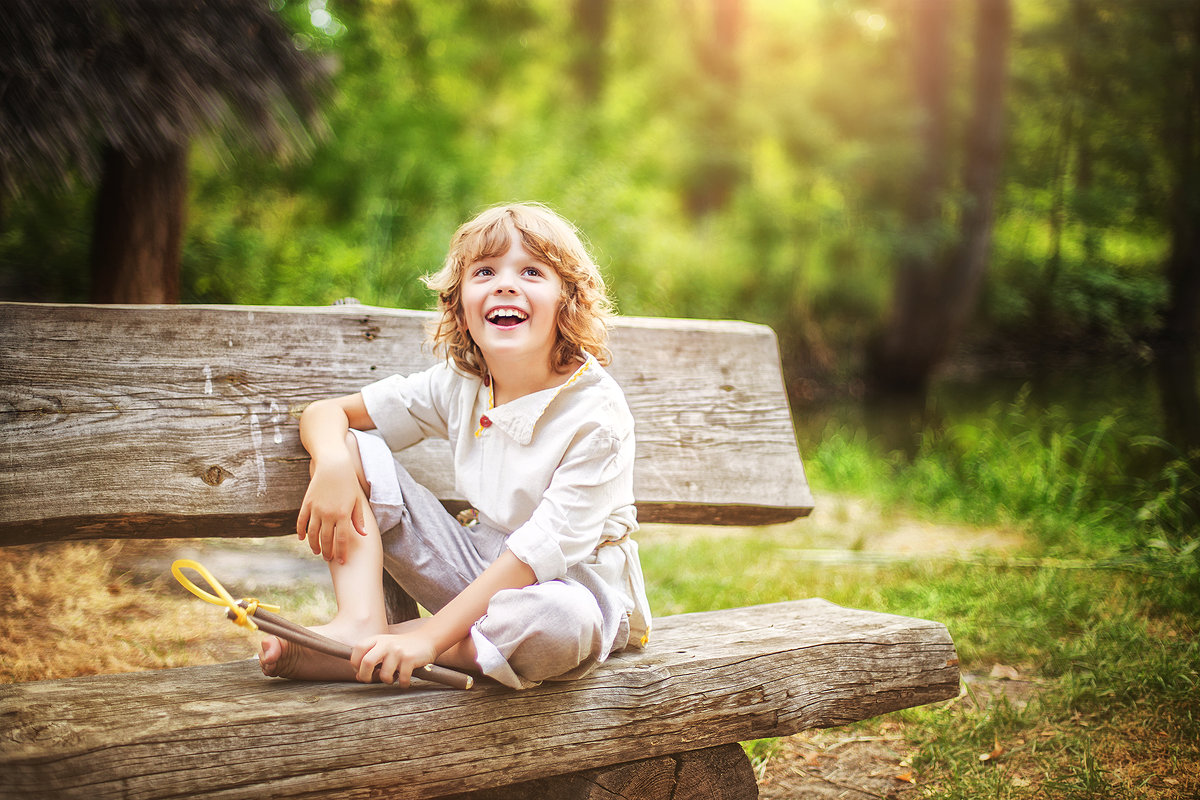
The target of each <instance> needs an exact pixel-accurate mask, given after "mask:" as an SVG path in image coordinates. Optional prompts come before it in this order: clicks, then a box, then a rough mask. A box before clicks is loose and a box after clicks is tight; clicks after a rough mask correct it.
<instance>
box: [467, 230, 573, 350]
mask: <svg viewBox="0 0 1200 800" xmlns="http://www.w3.org/2000/svg"><path fill="white" fill-rule="evenodd" d="M509 234H510V237H509V247H508V250H507V252H505V253H504V254H503V255H500V256H493V257H490V258H481V259H480V260H478V261H475V262H472V263H470V264H468V265H467V266H466V268H465V269H466V273H465V274H464V275H463V282H462V299H461V303H462V314H463V318H464V321H465V322H466V325H467V330H468V331H470V333H471V338H472V339H474V340H475V344H476V345H478V346H479V349H480V351H481V352H482V353H483V357H484V358H485V359H487V361H488V364H489V365H490V366H498V365H499V363H500V362H502V361H514V360H515V361H521V362H523V363H527V364H529V365H531V366H532V365H534V364H545V365H549V364H550V353H551V350H552V349H553V347H554V342H555V339H556V337H557V334H558V310H559V305H560V304H561V302H562V289H563V282H562V278H561V277H560V276H559V274H558V272H556V271H555V270H554V268H553V267H550V266H549V265H547V264H544V263H542V262H541V261H538V260H537V259H536V258H534V257H533V256H531V255H530V254H529V253H528V251H526V250H525V248H524V246H523V245H522V243H521V237H520V236H519V235H518V234H517V232H516V231H515V230H510V232H509Z"/></svg>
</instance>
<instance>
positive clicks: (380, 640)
mask: <svg viewBox="0 0 1200 800" xmlns="http://www.w3.org/2000/svg"><path fill="white" fill-rule="evenodd" d="M437 655H438V654H437V651H436V649H435V648H434V644H433V640H432V639H431V638H429V637H428V636H424V635H422V634H421V633H420V632H419V631H417V632H414V633H401V634H381V635H379V636H372V637H371V638H369V639H364V640H363V641H361V642H359V643H358V644H357V645H356V646H355V647H354V651H353V652H352V653H351V655H350V663H351V664H353V665H354V667H355V669H357V670H358V675H357V676H356V677H357V678H358V680H360V681H361V682H363V683H375V682H382V683H395V684H396V685H398V686H400V687H401V688H405V689H407V688H408V685H409V683H411V681H412V673H413V670H416V669H420V668H421V667H423V666H425V665H426V664H432V663H433V661H434V659H435V658H437ZM377 667H378V669H379V673H378V674H376V673H375V669H376V668H377Z"/></svg>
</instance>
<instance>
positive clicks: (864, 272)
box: [0, 0, 1166, 373]
mask: <svg viewBox="0 0 1200 800" xmlns="http://www.w3.org/2000/svg"><path fill="white" fill-rule="evenodd" d="M271 5H272V8H274V9H275V10H276V11H277V12H278V13H279V14H280V15H281V16H282V17H283V19H284V20H285V21H286V22H287V23H288V24H289V25H290V26H291V28H292V31H293V35H294V39H295V42H296V45H297V46H298V47H302V48H305V49H307V50H309V51H310V52H312V53H314V54H316V55H317V56H318V57H319V58H320V59H322V60H324V61H326V62H328V63H330V64H332V65H335V75H334V84H335V88H336V93H335V95H334V97H333V99H332V100H331V101H330V103H329V104H328V105H327V108H326V109H325V110H324V114H325V117H326V120H327V123H328V126H329V129H330V131H331V135H330V136H329V137H328V138H327V139H326V140H325V141H323V142H321V143H320V144H318V145H317V146H316V148H315V149H314V151H313V153H312V156H311V158H309V159H307V160H305V161H303V162H295V163H289V164H283V163H276V162H272V161H268V160H265V159H264V158H263V157H262V156H261V155H258V154H256V153H255V151H253V150H252V149H251V148H249V147H246V148H243V147H240V146H238V144H237V143H231V142H229V141H226V140H222V139H219V138H217V137H216V136H211V137H207V138H202V139H200V140H198V141H197V146H196V147H195V148H194V149H193V157H192V171H191V179H192V184H191V211H190V215H189V226H188V231H187V238H186V244H185V253H184V260H183V270H184V276H183V278H184V280H183V285H184V296H185V300H187V301H189V302H232V303H271V304H276V303H284V304H287V303H313V304H323V303H328V302H332V301H333V300H335V299H338V298H340V297H345V296H355V297H358V298H359V299H361V300H363V301H364V302H367V303H377V304H383V305H397V306H412V307H425V306H427V305H428V304H429V302H430V300H429V298H428V296H427V294H426V293H425V292H424V290H423V289H422V288H421V286H420V285H419V284H418V282H417V280H416V279H417V278H418V277H419V276H420V275H422V274H424V273H427V272H429V271H431V270H433V269H435V268H436V267H437V266H438V263H439V262H440V260H441V258H442V256H443V254H444V251H445V247H446V243H447V241H448V238H449V235H450V233H451V232H452V231H453V229H454V227H455V226H456V225H457V223H458V222H460V221H461V220H462V219H463V218H465V217H466V216H468V215H469V214H471V213H472V212H473V211H475V210H477V209H479V208H480V207H482V206H485V205H489V204H491V203H494V202H498V201H504V200H512V199H539V200H543V201H546V202H549V203H550V204H551V205H553V206H555V207H556V208H558V209H559V210H560V211H562V212H563V213H564V214H565V215H566V216H567V217H568V218H570V219H572V220H574V221H576V222H577V224H579V226H580V227H581V229H582V230H583V231H584V232H585V233H586V234H587V235H588V237H589V239H590V241H591V243H592V245H593V248H594V249H595V251H596V252H597V254H598V256H599V258H600V260H601V262H602V264H603V265H604V266H605V268H606V269H607V271H608V273H609V275H610V278H611V283H612V285H613V287H614V291H615V294H616V296H617V300H618V305H619V307H620V308H621V310H622V311H623V312H624V313H627V314H649V315H677V316H696V317H736V318H743V319H751V320H755V321H762V322H766V323H769V324H771V325H773V326H774V327H775V328H776V330H777V331H778V332H779V333H780V338H781V343H782V347H783V350H784V353H785V356H786V358H787V359H788V361H789V362H790V363H789V368H790V370H791V371H792V372H793V373H800V372H813V371H814V370H815V371H817V372H822V371H823V372H831V371H836V372H841V373H845V372H848V371H851V370H852V369H853V368H854V367H855V364H856V363H857V360H858V353H859V352H860V350H861V349H862V346H863V342H864V340H865V338H866V336H867V334H868V332H869V331H870V330H872V329H873V328H874V327H875V326H876V324H877V321H878V320H879V319H880V318H881V316H882V314H883V313H884V312H885V311H886V304H887V294H888V292H889V291H890V276H889V271H890V265H891V264H893V263H895V261H896V257H897V254H899V253H903V252H906V251H909V250H912V249H914V248H916V249H920V248H923V247H927V246H929V245H930V242H928V241H924V240H923V239H922V238H921V237H922V236H924V234H919V235H918V234H913V233H912V232H910V231H907V230H906V228H905V226H904V223H903V219H904V209H905V205H906V203H907V202H909V199H910V198H908V197H907V195H906V189H905V187H906V186H907V185H908V179H909V172H910V169H911V164H912V163H913V155H914V152H915V145H914V137H913V135H912V134H913V131H914V129H915V126H916V125H917V124H918V123H919V120H917V119H916V118H915V116H914V114H913V112H912V110H911V108H912V101H911V95H910V89H909V86H908V79H909V78H908V71H907V70H908V68H907V59H908V57H909V54H908V53H907V51H906V49H905V48H906V46H907V39H906V35H907V33H906V20H907V18H906V11H905V9H904V7H903V5H902V4H886V3H885V4H881V5H880V6H879V7H878V8H870V7H859V6H857V5H856V4H852V3H848V2H843V0H830V1H829V2H825V3H822V4H808V3H774V2H763V1H762V0H744V2H743V3H741V4H739V5H740V7H741V25H740V26H739V27H738V29H737V30H738V33H737V35H736V37H735V38H733V39H731V40H728V41H727V40H723V39H721V38H720V36H721V35H722V33H721V31H719V30H717V28H716V23H715V21H714V19H713V17H712V11H711V8H710V6H708V5H707V4H654V3H651V4H643V3H634V4H620V3H613V4H611V6H610V19H609V24H608V25H607V27H606V28H605V29H604V31H603V37H604V38H603V40H602V42H601V49H600V51H599V52H600V53H601V55H602V57H601V58H600V60H599V61H598V62H597V64H596V65H595V72H596V73H597V76H598V77H597V80H598V81H599V84H598V89H597V90H595V93H594V94H593V93H592V92H593V90H592V89H589V85H586V84H585V83H584V82H583V81H582V79H581V78H580V73H579V67H578V64H579V54H580V53H581V52H583V51H584V48H586V47H589V46H591V45H589V44H587V36H588V33H587V32H586V31H585V30H583V28H582V22H581V21H580V20H579V19H578V18H576V16H575V14H574V12H573V11H572V7H571V4H563V3H557V2H551V0H476V1H475V2H471V3H452V4H442V3H428V2H416V1H415V0H395V1H394V2H367V3H348V2H338V1H337V0H327V2H326V1H325V0H312V2H310V1H309V0H273V1H272V4H271ZM1080 5H1081V4H1049V5H1047V4H1041V3H1038V2H1034V1H1033V0H1017V3H1016V6H1017V12H1018V13H1017V17H1016V24H1017V36H1016V40H1015V42H1014V48H1013V54H1012V63H1013V73H1014V85H1013V89H1012V97H1013V102H1012V103H1011V109H1012V123H1011V126H1010V131H1011V133H1010V143H1009V163H1010V168H1009V170H1008V173H1007V176H1006V183H1005V190H1004V200H1003V202H1002V203H1001V206H1000V211H999V217H998V220H997V225H996V236H995V257H994V258H993V264H992V269H991V276H990V278H989V284H988V290H987V301H986V305H985V309H984V313H983V314H981V316H980V318H979V320H978V324H977V325H976V328H975V335H976V337H977V339H983V340H988V341H1004V342H1010V343H1012V344H1014V345H1015V346H1019V347H1021V348H1023V349H1024V350H1025V351H1027V352H1035V351H1037V350H1038V349H1040V348H1041V347H1042V339H1041V338H1039V339H1038V340H1037V341H1031V340H1030V338H1029V337H1028V336H1025V335H1024V332H1025V331H1029V330H1038V331H1045V330H1047V329H1049V330H1052V331H1053V333H1054V335H1055V339H1056V341H1059V342H1062V343H1064V345H1070V344H1072V343H1074V344H1075V345H1079V344H1082V343H1088V344H1089V345H1090V344H1092V343H1095V342H1101V343H1103V344H1104V346H1106V347H1109V348H1117V349H1121V348H1124V349H1129V348H1131V347H1136V346H1137V345H1138V343H1140V342H1141V341H1143V340H1144V339H1145V338H1146V336H1147V332H1148V331H1150V330H1152V329H1153V328H1154V326H1155V325H1156V323H1157V319H1158V317H1157V315H1158V313H1159V308H1160V306H1161V304H1162V302H1163V296H1164V284H1163V281H1162V278H1161V275H1160V274H1159V264H1160V263H1161V261H1162V258H1163V254H1164V252H1165V241H1166V234H1165V228H1164V227H1163V225H1162V223H1161V221H1160V220H1161V216H1162V211H1163V197H1164V192H1165V186H1166V183H1165V181H1166V177H1165V175H1164V169H1165V167H1163V166H1162V163H1163V162H1162V154H1161V152H1160V151H1161V146H1160V144H1159V143H1158V140H1157V139H1156V138H1155V133H1156V130H1157V129H1156V128H1155V127H1154V121H1155V120H1156V119H1158V118H1159V116H1160V115H1157V114H1156V113H1155V112H1154V108H1153V107H1152V105H1153V103H1154V102H1156V101H1155V98H1156V97H1158V95H1156V94H1154V93H1152V92H1148V91H1147V90H1146V86H1147V83H1148V82H1151V81H1153V79H1154V75H1155V74H1156V73H1155V70H1156V69H1157V68H1158V67H1157V66H1154V65H1155V64H1157V63H1158V62H1157V61H1155V62H1153V64H1151V65H1149V66H1147V65H1144V64H1140V63H1139V64H1134V63H1132V62H1131V61H1130V60H1129V59H1127V58H1124V57H1122V56H1121V55H1120V53H1122V52H1128V53H1135V52H1136V53H1143V54H1144V53H1146V52H1153V51H1154V48H1153V46H1152V45H1150V44H1148V42H1150V41H1152V40H1153V38H1154V37H1155V36H1156V35H1158V33H1157V31H1158V28H1155V27H1154V25H1153V24H1151V23H1153V22H1154V21H1155V19H1156V18H1155V17H1154V9H1153V8H1151V9H1149V10H1144V11H1142V10H1137V9H1133V8H1132V7H1128V8H1126V7H1125V6H1123V5H1122V4H1114V3H1111V2H1107V0H1105V1H1104V2H1101V0H1090V2H1087V3H1083V4H1082V6H1083V7H1086V8H1089V9H1092V10H1093V11H1094V12H1095V13H1092V14H1091V15H1090V16H1089V17H1088V19H1087V20H1086V25H1083V26H1082V27H1081V26H1080V24H1078V22H1077V21H1076V20H1075V19H1074V18H1073V17H1072V14H1073V13H1074V12H1073V11H1072V9H1075V8H1076V6H1080ZM1151 5H1153V4H1151ZM953 23H954V24H953V27H952V30H953V32H954V35H955V36H956V37H958V39H957V41H958V46H959V47H960V48H961V46H965V43H966V42H967V38H966V37H967V36H968V35H969V29H970V25H969V24H968V23H969V15H968V14H962V13H960V14H958V15H957V16H956V18H955V19H954V20H953ZM1081 34H1082V35H1081ZM724 35H726V36H728V32H726V33H725V34H724ZM1114 37H1116V38H1114ZM1114 41H1119V42H1121V43H1124V44H1129V45H1130V47H1129V48H1127V49H1123V48H1114V47H1113V46H1112V44H1113V42H1114ZM1134 44H1137V45H1139V46H1138V47H1133V45H1134ZM722 45H727V47H726V48H725V49H726V50H728V52H725V51H723V50H722V49H721V46H722ZM1142 45H1145V46H1142ZM588 52H591V51H588ZM1118 73H1119V74H1120V75H1121V76H1122V80H1114V75H1115V74H1118ZM1101 90H1102V91H1101ZM956 102H960V103H961V102H963V100H962V98H959V99H958V100H956ZM1056 148H1058V149H1056ZM1064 148H1065V150H1064ZM1085 154H1086V159H1087V163H1088V165H1089V166H1088V168H1087V170H1086V171H1084V170H1083V166H1082V161H1081V159H1084V156H1085ZM1085 172H1086V174H1085ZM1089 176H1090V177H1089ZM1085 178H1086V180H1085ZM90 203H91V191H90V189H89V188H88V187H87V186H85V185H82V184H75V185H74V186H73V188H70V189H68V190H66V191H64V192H61V193H59V194H58V195H57V196H56V197H54V198H44V197H39V196H38V195H37V194H36V192H25V193H22V194H21V195H20V196H19V197H16V198H12V199H10V200H8V201H7V202H6V203H5V204H4V206H3V208H2V209H0V226H2V227H0V295H2V296H4V297H8V298H14V299H16V298H20V299H40V300H53V299H65V300H79V299H83V298H84V297H85V296H86V293H87V289H86V286H87V276H86V274H85V273H84V269H85V267H84V263H85V261H86V258H85V257H84V255H85V254H86V252H87V248H88V244H87V242H88V237H89V220H90V213H89V211H88V206H89V205H90ZM914 237H915V238H914ZM35 265H36V269H34V268H33V267H34V266H35ZM1047 325H1049V328H1047Z"/></svg>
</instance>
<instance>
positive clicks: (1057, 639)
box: [0, 404, 1200, 800]
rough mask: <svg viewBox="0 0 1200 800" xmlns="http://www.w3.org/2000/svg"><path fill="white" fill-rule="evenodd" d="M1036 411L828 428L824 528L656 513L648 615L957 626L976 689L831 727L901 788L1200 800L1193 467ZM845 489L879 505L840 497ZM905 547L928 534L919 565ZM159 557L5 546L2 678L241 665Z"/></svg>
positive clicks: (293, 600) (0, 579)
mask: <svg viewBox="0 0 1200 800" xmlns="http://www.w3.org/2000/svg"><path fill="white" fill-rule="evenodd" d="M1026 411H1027V409H1023V408H1021V407H1020V405H1019V404H1014V406H1012V407H1010V408H1008V409H1001V410H1000V413H999V414H997V415H993V417H992V418H991V420H990V421H987V422H986V423H983V424H980V425H977V426H976V428H975V429H972V430H968V429H966V427H965V426H960V427H957V428H950V429H947V430H944V431H940V432H931V433H930V434H928V435H927V437H926V442H925V444H924V445H923V447H922V450H921V453H920V454H919V455H918V457H917V459H916V460H915V461H914V462H913V463H907V462H903V461H902V460H900V459H898V458H895V457H893V456H888V455H881V454H879V453H877V452H874V451H873V450H872V445H871V443H870V442H866V441H864V440H862V439H861V438H860V437H856V436H854V435H850V434H848V433H846V432H843V431H838V430H834V431H831V432H828V433H827V435H826V436H825V437H824V438H823V441H822V443H821V444H820V445H819V446H818V447H817V449H816V451H815V452H813V453H811V454H810V455H809V459H808V464H809V471H810V478H811V480H812V482H813V485H814V487H815V491H816V494H817V496H818V509H819V510H818V513H817V514H816V515H815V516H814V518H812V519H810V520H802V521H799V522H797V523H792V524H788V525H780V526H770V527H763V528H747V529H716V528H666V527H662V526H647V528H646V530H644V531H643V532H642V535H641V537H640V541H641V545H642V548H641V549H642V555H643V560H644V565H645V571H646V574H647V575H648V576H649V589H650V592H651V602H652V605H653V606H654V607H655V609H656V612H657V613H658V614H660V615H667V614H673V613H679V612H684V611H698V610H706V609H713V608H723V607H732V606H741V605H749V604H756V603H765V602H772V601H777V600H785V599H795V598H800V597H812V596H819V597H824V598H825V599H827V600H830V601H832V602H835V603H839V604H842V605H846V606H853V607H859V608H867V609H874V610H879V611H885V612H891V613H898V614H905V615H911V616H917V617H923V618H928V619H936V620H939V621H942V622H944V623H945V624H946V625H947V627H948V628H949V629H950V632H951V634H952V635H953V637H954V640H955V643H956V645H957V647H958V650H959V654H960V657H961V662H962V668H963V671H964V673H965V674H966V675H968V676H971V677H972V679H973V680H972V681H969V682H968V683H967V684H966V686H967V687H968V689H969V690H968V691H967V692H966V693H965V694H964V695H963V696H961V697H960V698H958V699H957V700H954V701H950V702H946V703H941V704H936V705H933V706H925V707H921V708H916V709H909V710H905V711H901V712H897V713H895V714H889V715H886V716H885V717H881V718H878V719H875V720H870V721H867V722H864V723H859V724H858V725H855V726H849V727H848V728H846V729H839V735H841V736H848V737H862V738H863V739H877V738H888V739H889V740H890V739H897V740H902V741H903V742H904V744H905V747H907V748H910V752H911V755H910V756H909V757H908V758H907V760H906V762H905V763H906V764H910V765H911V772H912V779H913V780H914V781H915V783H914V784H911V785H910V784H905V787H904V788H905V789H906V790H908V791H909V792H915V793H918V794H919V795H921V796H924V797H931V798H934V797H936V798H978V797H993V798H1014V799H1015V798H1034V797H1037V798H1052V799H1059V798H1061V799H1063V800H1065V799H1067V798H1141V797H1149V798H1163V799H1164V800H1182V798H1190V797H1195V796H1198V795H1200V687H1198V686H1197V683H1198V682H1200V616H1198V615H1197V613H1196V608H1197V607H1200V603H1198V601H1200V591H1197V588H1196V585H1197V582H1196V573H1197V570H1196V566H1195V565H1196V553H1197V548H1196V546H1195V544H1194V541H1195V539H1194V537H1195V531H1196V529H1195V527H1194V525H1193V522H1194V518H1192V517H1191V516H1189V515H1190V513H1191V512H1190V511H1188V509H1187V508H1186V502H1185V501H1186V499H1187V497H1188V496H1189V494H1190V493H1191V492H1192V491H1193V490H1194V488H1195V487H1196V478H1195V474H1194V472H1192V471H1190V470H1189V469H1188V468H1187V466H1186V464H1185V463H1183V462H1181V461H1179V460H1178V459H1176V460H1173V461H1169V463H1168V465H1167V467H1166V468H1164V470H1163V473H1162V477H1160V478H1155V479H1153V480H1147V481H1143V482H1141V483H1136V482H1130V481H1128V480H1127V479H1124V478H1122V476H1120V474H1119V472H1118V470H1117V469H1116V466H1115V465H1116V461H1117V454H1118V451H1119V450H1120V449H1121V448H1123V447H1127V446H1132V444H1134V443H1131V442H1128V441H1122V439H1121V434H1120V424H1119V417H1117V416H1114V417H1113V418H1112V419H1111V420H1109V421H1105V422H1102V423H1100V424H1098V425H1094V426H1086V427H1071V426H1069V425H1064V424H1062V420H1061V419H1057V420H1052V421H1053V422H1054V424H1053V425H1050V424H1048V423H1045V422H1044V419H1045V418H1043V419H1042V420H1039V419H1038V418H1037V415H1033V416H1030V415H1028V414H1027V413H1026ZM1123 481H1124V482H1123ZM834 490H837V491H840V492H845V493H848V494H849V495H850V496H853V497H857V498H866V499H867V500H868V501H869V502H867V503H863V502H861V500H857V501H855V502H853V503H844V502H842V501H844V500H845V497H840V496H839V495H837V494H834V493H833V492H834ZM864 508H868V509H869V508H875V509H883V510H882V511H877V512H876V513H875V514H874V515H871V514H865V513H864V511H863V509H864ZM822 509H825V510H826V511H825V513H824V516H823V515H822ZM847 509H849V510H847ZM864 517H865V518H866V523H865V524H864V523H863V522H862V520H863V519H864ZM896 531H907V533H905V534H904V535H903V536H901V537H899V538H898V537H897V536H896V535H895V532H896ZM973 537H982V538H980V539H979V541H996V540H998V539H997V537H999V540H1002V541H1004V542H1006V545H1005V548H1006V549H1005V551H1004V552H1001V553H994V554H993V555H992V556H991V557H989V558H980V557H975V556H972V555H970V552H969V551H970V542H972V541H975V539H974V538H973ZM906 540H907V541H909V542H911V543H915V544H918V545H920V547H918V548H915V549H914V550H913V551H912V554H911V555H909V556H906V555H905V552H906V549H905V546H904V544H905V541H906ZM145 547H146V545H140V544H113V543H107V544H96V543H92V544H64V545H56V546H53V547H19V548H5V549H3V550H0V584H3V585H5V586H6V587H8V588H7V591H5V592H4V593H2V594H0V680H3V681H24V680H34V679H41V678H51V677H63V676H68V675H78V674H88V673H95V672H111V671H127V670H137V669H153V668H160V667H169V666H180V665H184V664H190V663H205V662H212V661H222V660H228V659H231V658H242V657H247V656H249V655H250V654H251V653H252V652H253V638H254V637H253V636H251V635H249V634H246V633H244V632H242V631H240V630H239V629H237V628H235V627H234V626H232V625H227V624H224V623H221V622H219V621H216V620H214V618H213V617H212V616H210V615H206V614H198V613H197V609H198V606H197V603H198V602H199V601H197V600H195V599H194V598H192V597H191V596H190V595H187V594H186V593H184V592H183V591H182V590H181V589H179V587H177V586H175V584H174V582H173V580H172V579H171V578H169V576H168V577H166V578H164V579H158V580H153V581H149V582H139V581H138V580H135V576H134V573H131V572H129V571H127V568H126V566H125V565H127V564H128V563H129V562H131V561H132V560H135V559H137V558H139V557H142V556H144V555H145V553H144V552H142V551H141V549H144V548H145ZM815 551H821V552H825V553H828V552H830V551H837V552H842V553H846V554H850V555H853V554H855V553H858V554H871V553H878V552H880V551H884V552H885V553H886V554H888V555H890V556H891V558H888V559H882V560H869V559H854V558H849V557H848V558H846V559H845V560H844V563H836V561H837V560H836V559H835V560H834V563H830V562H828V561H817V560H814V559H813V558H811V557H810V556H811V553H813V552H815ZM931 553H932V555H931ZM231 588H232V587H231ZM235 593H236V590H235ZM270 599H271V600H273V601H274V600H279V601H281V602H282V604H283V605H284V606H285V607H286V608H287V609H288V613H289V615H290V616H293V617H294V618H296V619H298V620H300V621H302V622H308V623H312V622H317V621H319V620H321V619H322V617H323V616H326V615H327V614H328V613H329V610H330V609H329V606H328V597H327V596H324V595H323V594H322V593H321V592H319V591H316V590H314V589H313V588H312V587H311V586H304V585H300V586H296V587H292V588H291V589H290V590H283V591H276V590H272V592H271V594H270ZM995 664H1003V665H1006V666H1007V667H1011V668H1013V669H1016V670H1017V672H1018V674H1019V675H1020V676H1021V677H1022V678H1024V679H1028V680H1029V682H1030V683H1029V685H1030V686H1033V687H1035V688H1036V691H1033V692H1031V693H1029V694H1028V695H1027V696H1025V697H1022V698H1019V699H1018V700H1010V699H1008V698H1007V696H992V695H991V694H990V692H989V689H991V688H995V686H996V683H995V682H994V681H993V682H989V681H988V680H987V675H988V673H989V671H990V670H991V669H992V668H993V665H995ZM806 735H808V734H803V735H802V736H806ZM817 735H819V732H817V733H814V734H812V736H817ZM790 741H791V740H768V741H763V742H755V743H747V749H748V751H749V752H750V753H751V755H752V758H753V760H754V762H755V763H756V766H757V767H758V768H759V769H760V772H765V771H766V769H767V767H768V766H769V765H770V764H771V763H772V762H773V761H777V760H778V759H781V758H784V757H786V756H787V754H788V753H789V752H795V751H797V748H798V747H799V746H797V745H792V744H789V742H790ZM803 741H807V742H812V741H816V740H814V739H807V740H803ZM807 746H808V745H804V747H807ZM800 749H803V747H800ZM984 755H987V756H989V757H988V758H986V759H983V760H981V756H984ZM906 796H907V795H906Z"/></svg>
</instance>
